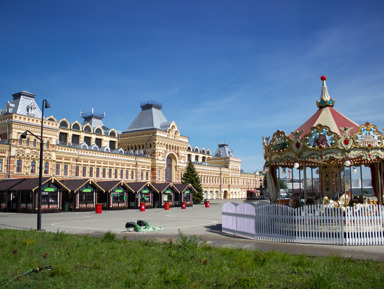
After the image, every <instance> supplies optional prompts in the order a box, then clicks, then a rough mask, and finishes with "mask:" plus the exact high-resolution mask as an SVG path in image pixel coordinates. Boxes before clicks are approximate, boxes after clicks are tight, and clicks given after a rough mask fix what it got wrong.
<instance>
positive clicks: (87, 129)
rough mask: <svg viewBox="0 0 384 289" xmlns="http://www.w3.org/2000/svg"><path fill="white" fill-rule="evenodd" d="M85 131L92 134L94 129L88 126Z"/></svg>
mask: <svg viewBox="0 0 384 289" xmlns="http://www.w3.org/2000/svg"><path fill="white" fill-rule="evenodd" d="M84 131H85V132H92V129H91V127H90V126H89V125H86V126H85V127H84Z"/></svg>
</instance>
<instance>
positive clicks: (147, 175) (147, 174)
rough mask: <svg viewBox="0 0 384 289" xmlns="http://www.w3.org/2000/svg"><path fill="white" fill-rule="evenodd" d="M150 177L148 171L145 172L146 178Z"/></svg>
mask: <svg viewBox="0 0 384 289" xmlns="http://www.w3.org/2000/svg"><path fill="white" fill-rule="evenodd" d="M148 177H149V173H148V172H146V173H145V179H146V180H147V181H148Z"/></svg>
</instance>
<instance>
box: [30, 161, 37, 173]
mask: <svg viewBox="0 0 384 289" xmlns="http://www.w3.org/2000/svg"><path fill="white" fill-rule="evenodd" d="M31 174H36V162H35V161H32V162H31Z"/></svg>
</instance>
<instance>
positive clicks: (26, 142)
mask: <svg viewBox="0 0 384 289" xmlns="http://www.w3.org/2000/svg"><path fill="white" fill-rule="evenodd" d="M25 144H26V145H27V147H29V138H27V139H26V140H25Z"/></svg>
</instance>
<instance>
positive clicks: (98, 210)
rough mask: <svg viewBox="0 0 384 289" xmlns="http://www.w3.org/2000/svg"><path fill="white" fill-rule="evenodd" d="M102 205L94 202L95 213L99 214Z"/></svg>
mask: <svg viewBox="0 0 384 289" xmlns="http://www.w3.org/2000/svg"><path fill="white" fill-rule="evenodd" d="M102 208H103V207H102V205H101V204H96V214H101V212H102V210H103V209H102Z"/></svg>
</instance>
